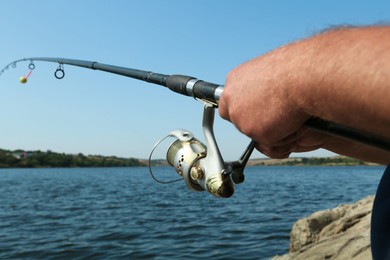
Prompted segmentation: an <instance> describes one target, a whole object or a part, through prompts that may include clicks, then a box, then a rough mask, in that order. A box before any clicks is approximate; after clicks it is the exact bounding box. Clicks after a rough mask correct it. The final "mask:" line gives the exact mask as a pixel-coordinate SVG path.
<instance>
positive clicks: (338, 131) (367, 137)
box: [0, 57, 390, 151]
mask: <svg viewBox="0 0 390 260" xmlns="http://www.w3.org/2000/svg"><path fill="white" fill-rule="evenodd" d="M23 61H31V63H30V65H31V64H32V62H33V61H46V62H54V63H59V64H60V65H62V64H67V65H73V66H78V67H83V68H87V69H92V70H100V71H105V72H109V73H113V74H117V75H122V76H125V77H129V78H133V79H138V80H142V81H146V82H149V83H154V84H157V85H161V86H164V87H168V88H169V89H170V90H172V91H174V92H176V93H179V94H182V95H186V96H193V97H195V98H198V99H203V100H207V101H209V102H212V103H214V104H215V105H216V106H218V101H219V98H220V96H221V94H222V92H223V86H221V85H218V84H214V83H210V82H206V81H202V80H198V79H196V78H194V77H191V76H186V75H165V74H160V73H154V72H151V71H144V70H138V69H131V68H125V67H118V66H113V65H108V64H103V63H98V62H94V61H85V60H75V59H64V58H47V57H35V58H25V59H20V60H16V61H14V62H11V63H10V64H8V65H7V66H6V67H5V68H4V69H3V70H1V72H0V75H1V74H2V73H3V72H4V71H5V70H6V69H8V68H9V66H12V67H15V66H16V63H18V62H23ZM34 68H35V65H34ZM306 125H307V126H308V127H311V128H314V129H317V130H319V131H322V132H325V133H329V134H332V135H335V136H339V137H342V138H346V139H349V140H352V141H356V142H360V143H363V144H366V145H369V146H373V147H376V148H379V149H382V150H385V151H390V140H389V139H388V138H385V137H382V136H378V135H375V134H372V133H367V132H364V131H361V130H359V129H355V128H351V127H348V126H344V125H340V124H336V123H334V122H330V121H326V120H322V119H320V118H312V119H309V120H308V121H307V123H306Z"/></svg>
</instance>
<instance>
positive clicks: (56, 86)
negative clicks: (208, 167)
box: [0, 0, 390, 160]
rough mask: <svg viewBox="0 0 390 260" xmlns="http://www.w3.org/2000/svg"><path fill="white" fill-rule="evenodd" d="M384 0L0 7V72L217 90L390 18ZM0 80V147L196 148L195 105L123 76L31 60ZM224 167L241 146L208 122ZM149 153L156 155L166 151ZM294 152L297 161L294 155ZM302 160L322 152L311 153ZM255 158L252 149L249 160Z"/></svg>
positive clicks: (39, 65) (228, 129)
mask: <svg viewBox="0 0 390 260" xmlns="http://www.w3.org/2000/svg"><path fill="white" fill-rule="evenodd" d="M389 10H390V1H359V0H353V1H352V0H351V1H336V0H326V1H322V0H321V1H308V0H307V1H254V0H252V1H249V0H242V1H226V0H225V1H223V0H214V1H206V0H196V1H195V0H192V1H190V0H188V1H185V0H181V1H179V0H164V1H163V0H143V1H133V0H127V1H125V0H122V1H119V0H112V1H103V0H84V1H76V0H68V1H49V0H46V1H44V0H36V1H20V0H8V1H7V0H0V32H1V39H2V40H1V43H0V51H1V56H0V67H1V68H3V66H5V65H7V64H8V63H10V62H11V61H14V60H17V59H20V58H25V57H38V56H41V57H63V58H73V59H85V60H92V61H98V62H102V63H107V64H113V65H118V66H125V67H131V68H138V69H145V70H151V71H154V72H160V73H164V74H186V75H191V76H195V77H197V78H199V79H203V80H207V81H210V82H214V83H219V84H223V83H224V81H225V77H226V75H227V73H228V72H229V71H230V70H231V69H233V68H234V67H236V66H237V65H239V64H240V63H242V62H245V61H247V60H249V59H251V58H254V57H256V56H258V55H261V54H264V53H266V52H268V51H270V50H272V49H274V48H277V47H279V46H281V45H283V44H286V43H288V42H290V41H294V40H298V39H301V38H304V37H308V36H310V35H312V34H314V33H316V32H318V31H320V30H322V29H324V28H328V27H329V26H336V25H345V24H353V25H368V24H375V23H387V22H389V21H390V11H389ZM35 65H36V68H35V70H34V71H33V72H32V74H31V76H30V78H29V82H28V83H27V84H25V85H22V84H20V83H19V80H18V79H19V77H20V76H22V75H26V74H27V73H28V71H29V70H28V63H27V62H26V63H20V64H19V65H18V66H17V68H15V69H11V70H8V71H7V72H6V73H4V74H3V75H1V76H0V120H1V136H0V148H5V149H18V148H21V149H26V150H43V151H45V150H52V151H57V152H65V153H79V152H82V153H84V154H102V155H116V156H123V157H136V158H147V157H148V156H149V152H150V150H151V148H152V147H153V145H154V143H155V142H156V141H157V140H158V139H160V138H162V137H163V136H165V135H166V134H167V133H168V132H170V131H171V130H174V129H177V128H185V129H187V130H190V131H192V132H193V133H194V134H195V135H196V136H197V137H198V138H199V139H200V140H204V139H203V136H202V131H201V118H202V105H201V104H200V103H198V102H196V101H195V100H193V99H191V98H188V97H183V96H179V95H177V94H174V93H172V92H170V91H168V90H167V89H165V88H163V87H160V86H156V85H151V84H147V83H143V82H139V81H136V80H132V79H129V78H125V77H121V76H117V75H112V74H107V73H104V72H97V71H92V70H87V69H83V68H78V67H71V66H66V65H65V73H66V76H65V78H64V79H62V80H57V79H56V78H54V76H53V73H54V71H55V69H56V67H57V64H54V63H46V62H36V63H35ZM215 135H216V137H217V140H218V142H219V144H220V148H221V152H222V154H223V156H224V157H225V158H226V159H227V160H234V159H237V158H238V156H239V155H241V153H242V152H243V149H244V147H245V146H246V145H247V143H248V142H249V139H248V138H247V137H245V136H243V135H242V134H241V133H240V132H238V131H237V130H236V129H235V128H234V127H233V126H232V125H231V124H229V123H228V122H226V121H224V120H222V119H220V118H219V116H218V115H216V122H215ZM162 145H163V146H162V147H161V149H160V150H158V151H157V154H156V157H162V154H163V150H164V145H165V146H166V145H168V143H166V144H162ZM296 155H299V154H296ZM303 155H305V156H327V155H331V153H329V152H326V151H323V150H319V151H317V152H312V153H305V154H303ZM255 157H263V156H262V155H261V154H260V153H258V152H255V153H254V154H253V155H252V158H255Z"/></svg>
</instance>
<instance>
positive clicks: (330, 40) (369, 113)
mask: <svg viewBox="0 0 390 260" xmlns="http://www.w3.org/2000/svg"><path fill="white" fill-rule="evenodd" d="M296 45H297V46H296V47H297V48H298V49H299V50H298V51H301V52H305V54H303V55H296V56H295V57H296V58H297V59H308V60H307V61H306V62H304V61H303V64H306V66H305V67H304V70H301V74H300V76H301V77H303V78H304V80H299V79H298V80H296V82H303V84H301V85H299V86H297V87H296V88H295V92H292V98H293V99H294V100H295V102H296V103H297V106H298V107H300V108H301V109H302V110H303V111H305V112H307V113H308V114H310V115H312V116H316V117H320V118H323V119H327V120H330V121H334V122H338V123H342V124H345V125H349V126H352V127H355V128H358V129H362V130H365V131H368V132H372V133H375V134H378V135H381V136H384V137H387V138H390V116H389V112H390V105H389V100H388V99H389V98H390V63H389V61H390V27H372V28H360V29H358V28H356V29H340V30H336V31H330V32H327V33H325V34H321V35H318V36H316V37H314V38H311V39H309V40H307V41H303V42H301V43H297V44H296ZM300 45H301V46H300Z"/></svg>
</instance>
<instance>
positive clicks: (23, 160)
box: [0, 149, 144, 168]
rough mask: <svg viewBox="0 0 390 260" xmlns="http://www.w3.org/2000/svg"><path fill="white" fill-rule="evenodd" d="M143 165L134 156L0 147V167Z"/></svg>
mask: <svg viewBox="0 0 390 260" xmlns="http://www.w3.org/2000/svg"><path fill="white" fill-rule="evenodd" d="M131 166H144V164H143V163H141V162H140V161H139V160H138V159H135V158H119V157H116V156H101V155H83V154H82V153H79V154H76V155H73V154H65V153H56V152H52V151H46V152H43V151H23V150H15V151H9V150H3V149H0V168H45V167H131Z"/></svg>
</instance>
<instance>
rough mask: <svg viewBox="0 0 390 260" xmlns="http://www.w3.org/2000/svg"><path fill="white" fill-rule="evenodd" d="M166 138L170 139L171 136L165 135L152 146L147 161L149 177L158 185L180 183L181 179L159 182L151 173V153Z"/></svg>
mask: <svg viewBox="0 0 390 260" xmlns="http://www.w3.org/2000/svg"><path fill="white" fill-rule="evenodd" d="M168 137H171V135H167V136H165V137H163V138H161V139H160V140H158V141H157V143H156V144H155V145H154V146H153V148H152V151H151V152H150V155H149V160H148V167H149V173H150V175H151V176H152V178H153V180H155V181H156V182H158V183H161V184H170V183H174V182H178V181H182V180H183V178H180V179H176V180H171V181H160V180H159V179H157V178H156V176H154V174H153V171H152V156H153V153H154V150H155V149H156V148H157V146H158V145H159V144H160V143H161V142H163V141H164V140H165V139H167V138H168Z"/></svg>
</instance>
